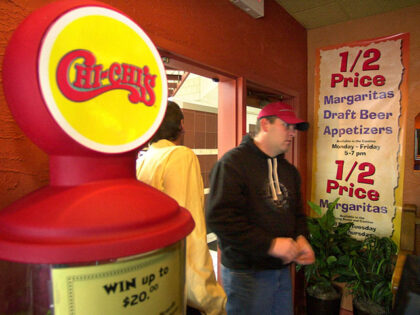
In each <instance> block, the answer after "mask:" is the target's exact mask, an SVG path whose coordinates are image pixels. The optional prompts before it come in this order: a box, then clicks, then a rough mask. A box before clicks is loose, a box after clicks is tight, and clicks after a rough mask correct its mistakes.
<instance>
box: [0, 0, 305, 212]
mask: <svg viewBox="0 0 420 315" xmlns="http://www.w3.org/2000/svg"><path fill="white" fill-rule="evenodd" d="M50 2H52V1H50V0H14V1H7V2H6V1H1V2H0V12H1V14H0V63H1V64H2V62H3V56H4V51H5V47H6V45H7V41H8V40H9V38H10V37H11V35H12V33H13V31H14V30H15V29H16V27H17V26H18V24H19V23H20V22H21V21H22V20H23V19H24V18H25V17H26V16H27V15H28V14H30V13H31V12H32V11H33V10H35V9H37V8H39V7H41V6H43V5H45V4H47V3H50ZM103 2H106V3H108V4H110V5H112V6H114V7H116V8H117V9H120V10H122V11H123V12H125V13H126V14H128V15H129V16H130V17H131V18H133V19H134V20H135V21H136V22H137V23H138V24H139V25H140V26H141V27H142V29H143V30H144V31H145V32H146V33H147V34H148V35H149V37H150V38H151V39H152V41H153V42H154V44H155V45H156V46H157V47H158V48H161V49H163V50H166V51H170V52H171V53H173V54H176V55H180V56H182V57H184V58H185V59H187V60H191V61H194V62H196V63H199V64H203V65H205V66H207V67H210V68H212V69H214V70H220V71H222V72H224V73H227V74H230V75H233V76H234V77H244V78H245V79H246V80H250V81H252V82H254V83H257V84H259V85H262V86H266V87H269V88H271V89H276V90H280V91H285V92H290V91H292V92H293V95H298V99H299V102H300V103H299V104H298V105H299V111H300V113H301V114H300V115H301V116H305V115H306V99H307V97H306V87H307V81H306V80H307V70H306V62H307V55H306V54H307V49H306V45H307V44H306V30H305V29H304V28H303V27H302V26H300V25H299V24H298V23H297V22H296V21H295V20H294V19H293V18H292V17H291V16H289V15H288V14H287V13H286V12H285V11H284V10H283V9H282V8H281V7H280V6H279V5H278V4H277V3H275V1H274V0H265V16H264V17H263V18H260V19H253V18H252V17H250V16H249V15H247V14H246V13H245V12H243V11H242V10H240V9H239V8H237V7H236V6H234V5H233V4H231V3H230V1H229V0H211V1H209V0H153V1H150V0H141V1H139V0H105V1H103ZM0 71H1V65H0ZM0 130H2V131H1V137H0V209H1V208H3V207H5V206H7V205H9V204H10V203H11V202H13V201H15V200H17V199H19V198H21V197H22V196H24V195H26V194H27V193H29V192H31V191H33V190H35V189H37V188H39V187H41V186H44V185H46V184H47V183H48V157H47V156H46V155H45V154H44V153H43V152H41V151H40V150H39V149H38V148H37V147H36V146H34V145H33V144H32V143H31V142H30V140H28V138H26V136H25V135H24V134H23V133H22V132H21V130H20V129H19V127H18V126H17V125H16V123H15V122H14V120H13V117H12V116H11V114H10V112H9V109H8V107H7V105H6V102H5V99H4V94H3V90H2V89H1V90H0Z"/></svg>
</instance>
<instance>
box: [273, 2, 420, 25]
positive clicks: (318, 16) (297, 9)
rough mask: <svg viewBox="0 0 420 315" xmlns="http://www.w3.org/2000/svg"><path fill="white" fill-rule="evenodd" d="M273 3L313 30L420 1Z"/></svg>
mask: <svg viewBox="0 0 420 315" xmlns="http://www.w3.org/2000/svg"><path fill="white" fill-rule="evenodd" d="M275 1H276V2H277V3H278V4H280V5H281V6H282V7H283V8H284V9H286V11H287V12H289V14H290V15H291V16H293V17H294V18H295V19H296V20H297V21H298V22H299V23H300V24H301V25H302V26H304V27H305V28H306V29H314V28H318V27H322V26H326V25H331V24H336V23H340V22H345V21H349V20H353V19H358V18H362V17H366V16H370V15H375V14H380V13H385V12H389V11H394V10H398V9H402V8H405V7H409V6H412V5H416V4H420V0H275ZM419 20H420V17H419Z"/></svg>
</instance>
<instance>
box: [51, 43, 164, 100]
mask: <svg viewBox="0 0 420 315" xmlns="http://www.w3.org/2000/svg"><path fill="white" fill-rule="evenodd" d="M81 59H83V60H84V61H83V62H82V63H80V62H79V63H78V62H77V61H78V60H81ZM71 70H73V72H74V73H75V75H74V78H71V77H70V73H72V71H71ZM155 83H156V75H155V74H151V73H150V70H149V67H148V66H144V67H143V68H140V67H138V66H135V65H131V64H127V63H118V62H114V63H112V64H111V66H110V67H109V69H104V67H103V65H101V64H97V63H96V57H95V55H94V54H93V53H92V52H90V51H88V50H82V49H79V50H74V51H71V52H69V53H68V54H67V55H65V56H64V57H63V59H62V60H61V61H60V63H59V65H58V67H57V84H58V87H59V89H60V91H61V92H62V93H63V95H64V96H65V97H66V98H68V99H69V100H71V101H74V102H84V101H88V100H90V99H92V98H94V97H96V96H98V95H101V94H103V93H106V92H109V91H112V90H117V89H120V90H127V91H128V92H129V93H130V94H129V96H128V99H129V100H130V102H131V103H133V104H137V103H140V102H141V103H143V104H145V105H147V106H152V105H153V104H154V103H155V100H156V97H155V91H154V87H155Z"/></svg>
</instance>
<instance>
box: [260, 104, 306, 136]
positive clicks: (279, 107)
mask: <svg viewBox="0 0 420 315" xmlns="http://www.w3.org/2000/svg"><path fill="white" fill-rule="evenodd" d="M268 116H276V117H278V118H280V119H281V120H283V121H284V122H285V123H287V124H291V125H296V129H297V130H302V131H304V130H307V129H308V128H309V123H308V122H306V121H303V120H302V119H300V118H298V117H296V114H295V112H294V110H293V108H292V106H290V105H289V104H286V103H282V102H275V103H270V104H267V105H265V106H264V108H263V109H261V111H260V113H259V114H258V119H261V118H264V117H268Z"/></svg>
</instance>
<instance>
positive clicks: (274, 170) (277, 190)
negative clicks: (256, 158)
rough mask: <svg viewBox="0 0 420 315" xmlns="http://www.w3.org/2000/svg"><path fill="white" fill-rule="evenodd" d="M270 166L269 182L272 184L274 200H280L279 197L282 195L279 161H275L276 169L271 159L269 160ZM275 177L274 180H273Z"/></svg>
mask: <svg viewBox="0 0 420 315" xmlns="http://www.w3.org/2000/svg"><path fill="white" fill-rule="evenodd" d="M267 164H268V181H269V183H270V189H271V195H272V196H273V200H278V198H277V195H278V194H279V195H281V194H282V192H281V189H280V184H279V178H278V176H277V159H274V167H273V163H272V161H271V159H267ZM273 176H274V180H273Z"/></svg>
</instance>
